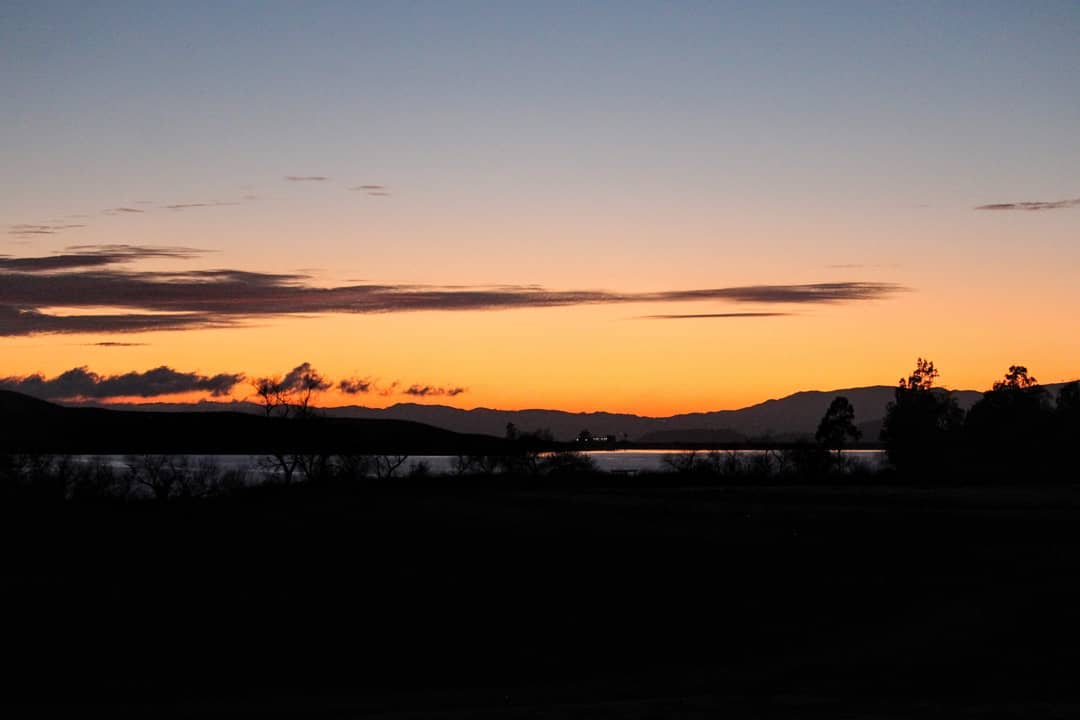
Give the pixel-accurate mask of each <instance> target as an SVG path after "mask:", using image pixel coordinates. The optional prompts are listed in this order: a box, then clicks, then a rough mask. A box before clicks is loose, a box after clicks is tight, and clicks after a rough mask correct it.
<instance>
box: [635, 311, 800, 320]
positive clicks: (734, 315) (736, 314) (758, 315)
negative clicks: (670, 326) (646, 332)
mask: <svg viewBox="0 0 1080 720" xmlns="http://www.w3.org/2000/svg"><path fill="white" fill-rule="evenodd" d="M792 315H794V313H786V312H734V313H695V314H686V315H642V316H640V319H641V320H700V319H705V318H763V317H791V316H792Z"/></svg>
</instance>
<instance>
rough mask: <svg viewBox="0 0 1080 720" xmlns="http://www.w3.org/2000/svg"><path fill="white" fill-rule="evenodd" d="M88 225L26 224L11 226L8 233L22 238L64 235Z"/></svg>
mask: <svg viewBox="0 0 1080 720" xmlns="http://www.w3.org/2000/svg"><path fill="white" fill-rule="evenodd" d="M84 227H86V225H82V224H73V223H69V224H64V225H28V224H25V223H22V224H19V225H10V226H9V230H8V233H9V234H11V235H20V236H24V237H26V236H33V235H56V234H57V233H62V232H64V231H65V230H74V229H76V228H84Z"/></svg>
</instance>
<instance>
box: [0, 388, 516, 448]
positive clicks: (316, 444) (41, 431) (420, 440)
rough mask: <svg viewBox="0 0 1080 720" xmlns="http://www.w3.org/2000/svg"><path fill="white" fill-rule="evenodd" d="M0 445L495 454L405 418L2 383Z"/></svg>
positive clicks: (474, 438) (478, 439)
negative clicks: (67, 396) (77, 393)
mask: <svg viewBox="0 0 1080 720" xmlns="http://www.w3.org/2000/svg"><path fill="white" fill-rule="evenodd" d="M0 417H2V418H3V419H4V432H3V433H2V434H0V452H22V453H26V452H36V453H67V454H99V453H100V454H124V453H186V454H227V453H240V454H253V455H254V454H264V453H276V452H328V453H339V454H368V453H407V454H416V455H440V454H457V453H494V452H498V451H499V450H500V448H502V446H503V445H504V443H503V441H502V440H501V439H499V438H495V437H484V436H479V435H464V434H460V433H455V432H451V431H449V430H443V429H441V428H435V427H431V426H430V425H423V424H421V423H416V422H410V421H405V420H385V419H363V418H331V417H311V418H305V419H303V420H297V419H295V418H288V419H287V418H281V417H270V418H268V417H264V416H259V415H253V414H250V413H241V412H221V413H205V412H135V411H131V410H111V409H104V408H96V407H65V406H61V405H55V404H52V403H48V402H45V401H43V400H37V399H35V398H32V397H29V396H27V395H22V394H20V393H15V392H10V391H4V390H0Z"/></svg>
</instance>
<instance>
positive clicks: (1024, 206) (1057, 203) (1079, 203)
mask: <svg viewBox="0 0 1080 720" xmlns="http://www.w3.org/2000/svg"><path fill="white" fill-rule="evenodd" d="M1074 207H1080V198H1073V199H1072V200H1053V201H1043V200H1036V201H1028V202H1011V203H990V204H989V205H978V206H976V208H975V209H976V210H1027V211H1034V210H1063V209H1065V208H1074Z"/></svg>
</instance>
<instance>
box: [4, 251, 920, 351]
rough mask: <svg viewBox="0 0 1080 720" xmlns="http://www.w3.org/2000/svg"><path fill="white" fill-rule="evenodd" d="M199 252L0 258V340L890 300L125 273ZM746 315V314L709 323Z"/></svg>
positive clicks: (876, 290) (758, 288)
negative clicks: (292, 321) (445, 315)
mask: <svg viewBox="0 0 1080 720" xmlns="http://www.w3.org/2000/svg"><path fill="white" fill-rule="evenodd" d="M202 252H203V251H200V250H196V249H193V248H183V247H144V246H131V245H107V246H73V247H69V248H67V251H66V252H65V253H64V254H61V255H56V256H51V257H39V258H9V257H0V334H3V335H22V334H32V333H49V332H53V333H63V332H69V333H70V332H95V331H96V332H139V331H144V330H166V329H167V330H175V329H189V328H206V327H228V326H232V325H236V324H240V323H243V322H245V321H248V320H250V319H252V318H256V317H274V316H288V315H292V316H296V315H304V314H325V313H400V312H421V311H425V312H433V311H440V312H445V311H455V310H456V311H481V310H484V311H488V310H506V309H518V308H546V307H568V306H575V305H613V304H629V303H682V302H704V301H722V302H731V303H754V304H784V305H800V304H833V303H850V302H863V301H868V300H878V299H883V298H887V297H891V296H893V295H895V294H897V293H900V292H904V291H906V290H907V288H905V287H903V286H900V285H896V284H891V283H874V282H832V283H810V284H794V285H750V286H742V287H721V288H706V289H698V290H670V291H663V292H644V293H618V292H610V291H603V290H548V289H545V288H543V287H539V286H535V285H527V286H515V285H504V286H490V287H461V286H430V285H392V284H391V285H379V284H351V285H343V286H337V287H316V286H313V285H311V284H309V281H310V278H309V277H308V276H306V275H303V274H295V273H293V274H270V273H257V272H247V271H242V270H232V269H212V270H182V271H175V272H163V271H157V270H155V271H130V270H124V269H118V268H115V267H113V266H115V265H120V264H123V263H128V262H131V261H135V260H146V259H189V258H192V257H196V256H198V255H200V254H201V253H202ZM50 307H70V308H100V307H109V308H116V309H118V310H127V311H130V312H128V313H120V314H110V315H81V314H78V315H65V316H60V315H49V314H46V313H45V312H43V309H47V308H50ZM716 315H724V316H744V317H745V316H749V314H738V315H736V314H716Z"/></svg>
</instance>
